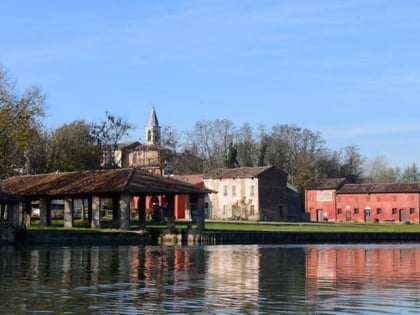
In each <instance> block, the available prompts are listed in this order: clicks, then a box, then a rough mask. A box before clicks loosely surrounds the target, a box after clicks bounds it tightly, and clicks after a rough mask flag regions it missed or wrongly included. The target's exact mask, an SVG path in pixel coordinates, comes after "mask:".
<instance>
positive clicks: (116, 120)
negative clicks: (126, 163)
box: [91, 112, 134, 168]
mask: <svg viewBox="0 0 420 315" xmlns="http://www.w3.org/2000/svg"><path fill="white" fill-rule="evenodd" d="M105 116H106V119H105V120H103V121H101V122H100V123H99V124H96V123H94V124H92V126H91V134H92V136H93V138H94V139H95V141H96V143H97V144H98V145H99V146H100V148H101V150H102V152H104V153H105V154H106V155H107V157H108V159H107V160H108V161H107V162H109V163H106V164H107V166H108V167H110V168H117V167H119V166H120V165H121V162H122V161H121V156H118V155H117V154H116V151H117V149H118V143H120V142H121V141H122V140H123V139H124V137H126V136H128V135H129V131H130V130H132V129H134V126H133V125H132V124H130V123H129V122H128V121H127V120H125V119H123V118H122V117H119V116H115V115H113V114H110V113H108V112H106V113H105Z"/></svg>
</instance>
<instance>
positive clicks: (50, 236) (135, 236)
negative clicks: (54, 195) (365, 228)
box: [0, 229, 420, 245]
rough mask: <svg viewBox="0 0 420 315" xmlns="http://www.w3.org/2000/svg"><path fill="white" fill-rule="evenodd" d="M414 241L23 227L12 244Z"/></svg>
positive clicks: (386, 236) (384, 236) (393, 236)
mask: <svg viewBox="0 0 420 315" xmlns="http://www.w3.org/2000/svg"><path fill="white" fill-rule="evenodd" d="M3 236H4V235H3ZM413 242H417V243H420V233H408V232H407V233H396V232H395V233H394V232H380V233H377V232H367V233H366V232H363V233H361V232H252V231H247V232H238V231H210V230H204V231H197V230H194V229H189V230H181V231H178V230H175V231H161V230H151V231H148V232H135V231H112V232H111V231H85V230H84V231H75V230H25V231H20V232H19V233H18V234H16V235H15V237H14V242H13V243H14V244H17V245H42V244H50V245H54V244H55V245H221V244H349V243H413ZM1 243H2V242H0V244H1ZM5 243H12V242H3V244H5Z"/></svg>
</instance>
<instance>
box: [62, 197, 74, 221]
mask: <svg viewBox="0 0 420 315" xmlns="http://www.w3.org/2000/svg"><path fill="white" fill-rule="evenodd" d="M72 208H73V207H72V202H71V199H70V198H68V197H66V198H65V199H64V227H65V228H72V227H73V209H72Z"/></svg>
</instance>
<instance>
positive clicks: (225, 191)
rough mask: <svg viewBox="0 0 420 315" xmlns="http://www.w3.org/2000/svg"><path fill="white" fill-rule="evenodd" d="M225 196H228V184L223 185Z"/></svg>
mask: <svg viewBox="0 0 420 315" xmlns="http://www.w3.org/2000/svg"><path fill="white" fill-rule="evenodd" d="M223 196H227V186H226V185H225V186H223Z"/></svg>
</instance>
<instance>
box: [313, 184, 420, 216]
mask: <svg viewBox="0 0 420 315" xmlns="http://www.w3.org/2000/svg"><path fill="white" fill-rule="evenodd" d="M305 197H306V198H305V211H306V212H307V213H308V214H309V215H310V218H311V221H318V222H320V221H336V222H346V221H347V222H348V221H352V222H374V221H376V222H411V223H420V211H419V209H420V183H373V184H372V183H371V184H348V183H346V180H345V179H344V178H335V179H334V178H332V179H321V180H314V181H312V182H310V183H309V184H308V186H307V187H306V189H305Z"/></svg>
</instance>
